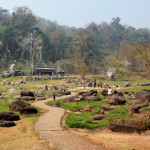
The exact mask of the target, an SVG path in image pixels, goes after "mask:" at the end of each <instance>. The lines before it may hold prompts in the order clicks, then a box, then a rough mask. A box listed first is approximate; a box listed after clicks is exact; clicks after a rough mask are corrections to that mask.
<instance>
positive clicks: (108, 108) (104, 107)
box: [102, 104, 117, 111]
mask: <svg viewBox="0 0 150 150" xmlns="http://www.w3.org/2000/svg"><path fill="white" fill-rule="evenodd" d="M102 108H103V110H105V111H110V110H114V109H116V108H117V106H112V105H109V104H106V105H104V106H103V107H102Z"/></svg>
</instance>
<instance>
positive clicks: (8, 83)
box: [3, 80, 26, 86]
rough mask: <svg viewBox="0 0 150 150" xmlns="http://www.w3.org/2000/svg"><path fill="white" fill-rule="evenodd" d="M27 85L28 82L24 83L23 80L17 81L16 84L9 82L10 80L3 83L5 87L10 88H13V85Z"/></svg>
mask: <svg viewBox="0 0 150 150" xmlns="http://www.w3.org/2000/svg"><path fill="white" fill-rule="evenodd" d="M25 84H26V82H23V80H19V81H16V83H14V82H11V81H8V80H4V81H3V85H4V86H5V85H8V86H11V85H25Z"/></svg>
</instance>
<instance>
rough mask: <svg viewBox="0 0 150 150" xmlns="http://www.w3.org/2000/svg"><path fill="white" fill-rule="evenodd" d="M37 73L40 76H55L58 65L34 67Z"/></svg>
mask: <svg viewBox="0 0 150 150" xmlns="http://www.w3.org/2000/svg"><path fill="white" fill-rule="evenodd" d="M34 72H35V75H38V76H55V75H56V67H55V66H39V67H37V68H35V69H34Z"/></svg>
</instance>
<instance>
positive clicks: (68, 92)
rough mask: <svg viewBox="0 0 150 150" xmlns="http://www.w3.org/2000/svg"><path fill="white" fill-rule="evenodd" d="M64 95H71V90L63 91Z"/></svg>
mask: <svg viewBox="0 0 150 150" xmlns="http://www.w3.org/2000/svg"><path fill="white" fill-rule="evenodd" d="M63 95H71V92H70V91H65V92H63Z"/></svg>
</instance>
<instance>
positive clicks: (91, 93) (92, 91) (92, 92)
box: [85, 90, 97, 96]
mask: <svg viewBox="0 0 150 150" xmlns="http://www.w3.org/2000/svg"><path fill="white" fill-rule="evenodd" d="M95 93H96V94H97V91H96V90H90V91H87V92H86V93H85V94H86V95H87V96H91V95H93V94H95Z"/></svg>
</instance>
